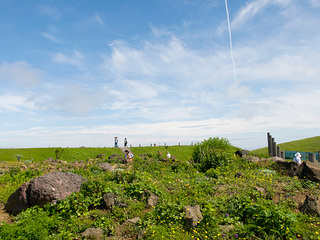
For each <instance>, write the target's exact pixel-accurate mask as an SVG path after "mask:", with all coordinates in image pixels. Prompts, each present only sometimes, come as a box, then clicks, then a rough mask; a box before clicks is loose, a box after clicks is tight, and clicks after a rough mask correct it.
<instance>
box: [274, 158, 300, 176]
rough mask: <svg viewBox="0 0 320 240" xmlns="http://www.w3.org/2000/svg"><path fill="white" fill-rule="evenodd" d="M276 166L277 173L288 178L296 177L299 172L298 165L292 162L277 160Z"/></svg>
mask: <svg viewBox="0 0 320 240" xmlns="http://www.w3.org/2000/svg"><path fill="white" fill-rule="evenodd" d="M275 163H276V164H277V171H283V172H284V173H285V174H286V175H288V176H290V177H294V176H297V174H298V170H299V164H298V163H296V162H294V161H290V162H288V161H283V160H278V161H276V162H275Z"/></svg>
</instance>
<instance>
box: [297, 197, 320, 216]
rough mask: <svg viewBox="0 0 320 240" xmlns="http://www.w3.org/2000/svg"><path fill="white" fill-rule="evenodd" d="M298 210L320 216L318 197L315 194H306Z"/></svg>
mask: <svg viewBox="0 0 320 240" xmlns="http://www.w3.org/2000/svg"><path fill="white" fill-rule="evenodd" d="M300 211H301V212H303V213H305V214H311V215H317V216H320V199H319V197H316V196H307V197H306V200H305V201H304V203H303V204H302V206H301V207H300Z"/></svg>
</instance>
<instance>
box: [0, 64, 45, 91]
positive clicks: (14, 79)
mask: <svg viewBox="0 0 320 240" xmlns="http://www.w3.org/2000/svg"><path fill="white" fill-rule="evenodd" d="M42 77H43V72H42V71H41V70H39V69H36V68H33V67H31V66H30V65H29V64H28V63H27V62H25V61H17V62H14V63H2V65H0V82H7V83H16V84H18V85H19V86H22V87H26V88H28V87H34V86H36V85H38V84H39V82H40V81H41V80H42Z"/></svg>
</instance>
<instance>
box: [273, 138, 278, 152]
mask: <svg viewBox="0 0 320 240" xmlns="http://www.w3.org/2000/svg"><path fill="white" fill-rule="evenodd" d="M275 156H277V143H276V142H275V141H274V138H272V157H275Z"/></svg>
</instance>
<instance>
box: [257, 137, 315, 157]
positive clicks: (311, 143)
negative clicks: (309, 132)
mask: <svg viewBox="0 0 320 240" xmlns="http://www.w3.org/2000/svg"><path fill="white" fill-rule="evenodd" d="M277 145H278V146H280V148H281V150H282V151H299V152H318V151H320V136H317V137H311V138H305V139H301V140H295V141H291V142H286V143H280V144H277ZM252 153H254V154H267V153H268V147H265V148H259V149H256V150H253V151H252Z"/></svg>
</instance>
